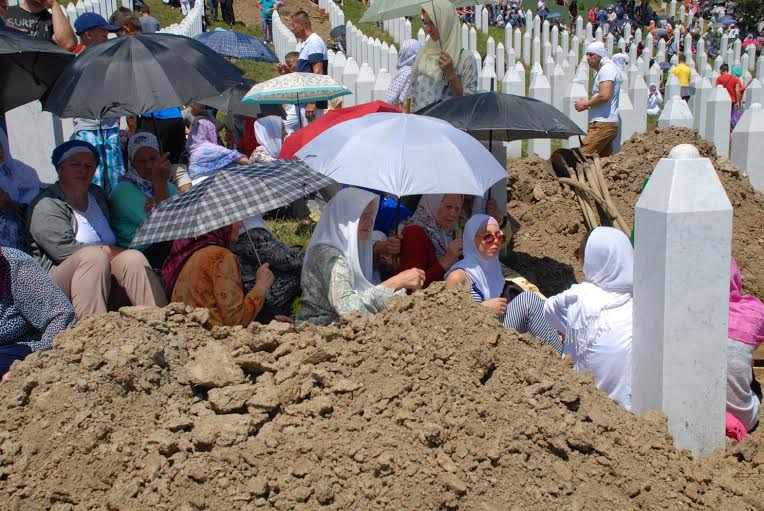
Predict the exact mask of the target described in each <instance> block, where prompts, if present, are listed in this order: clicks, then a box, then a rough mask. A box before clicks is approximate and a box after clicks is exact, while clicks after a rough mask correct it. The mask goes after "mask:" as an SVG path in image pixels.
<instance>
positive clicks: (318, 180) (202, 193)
mask: <svg viewBox="0 0 764 511" xmlns="http://www.w3.org/2000/svg"><path fill="white" fill-rule="evenodd" d="M332 183H333V182H332V180H331V179H329V178H328V177H326V176H322V175H321V174H318V173H316V172H313V171H312V170H310V169H309V168H308V167H307V166H305V165H304V164H303V163H302V162H299V161H295V160H276V161H273V162H269V163H262V164H258V165H246V166H238V167H232V168H227V169H225V170H221V171H219V172H218V173H217V174H215V175H214V176H213V177H211V178H209V179H206V180H205V181H203V182H201V183H199V184H198V185H195V186H194V187H193V188H191V190H189V191H187V192H185V193H182V194H180V195H176V196H174V197H172V198H170V199H167V200H165V201H162V202H161V203H160V204H159V205H158V206H157V207H155V208H154V210H153V211H152V212H151V214H150V215H149V216H148V218H147V219H146V220H145V221H144V222H143V225H141V227H139V228H138V230H137V231H136V233H135V236H134V237H133V242H132V244H131V246H140V245H148V244H150V243H157V242H160V241H170V240H176V239H181V238H191V237H196V236H201V235H202V234H204V233H207V232H210V231H213V230H215V229H219V228H220V227H224V226H226V225H231V224H233V223H236V222H238V221H240V220H243V219H245V218H248V217H252V216H256V215H262V214H263V213H266V212H268V211H270V210H272V209H276V208H280V207H281V206H285V205H287V204H290V203H292V202H294V201H295V200H297V199H299V198H302V197H304V196H305V195H308V194H310V193H312V192H314V191H316V190H318V189H320V188H323V187H324V186H327V185H330V184H332Z"/></svg>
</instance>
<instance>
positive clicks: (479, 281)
mask: <svg viewBox="0 0 764 511" xmlns="http://www.w3.org/2000/svg"><path fill="white" fill-rule="evenodd" d="M506 241H507V236H506V235H505V234H504V233H503V232H501V228H500V227H499V223H498V222H497V221H496V219H495V218H493V217H492V216H488V215H474V216H473V217H472V218H470V219H469V220H468V221H467V225H465V226H464V259H462V260H461V261H459V262H457V263H456V264H454V265H453V266H452V267H451V270H450V271H449V272H448V275H447V278H446V286H447V287H454V286H458V285H465V284H467V285H468V286H469V289H470V295H471V296H472V298H473V299H474V300H475V301H476V302H478V303H480V304H482V305H483V306H484V307H488V308H489V309H491V310H492V311H493V312H494V313H495V314H496V316H497V317H498V318H499V320H500V321H501V322H502V324H503V325H504V326H505V327H506V328H512V329H514V330H517V331H518V332H520V333H525V332H530V333H531V334H533V335H535V336H536V337H539V338H540V339H541V340H542V341H544V344H548V345H549V346H551V347H552V348H554V349H555V350H557V351H558V352H561V351H562V343H561V342H560V337H559V335H557V331H556V330H555V329H554V328H553V327H552V325H550V324H549V322H548V321H547V320H546V319H544V299H543V298H541V297H540V296H539V295H537V294H535V293H531V292H530V291H523V292H521V293H520V294H518V295H517V296H516V297H515V298H513V299H512V301H511V302H509V303H507V298H505V297H504V296H503V294H504V286H505V284H506V281H505V280H504V276H503V275H502V273H501V265H500V264H499V252H500V251H501V247H502V245H503V244H504V243H506Z"/></svg>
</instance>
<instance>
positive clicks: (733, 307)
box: [727, 257, 764, 431]
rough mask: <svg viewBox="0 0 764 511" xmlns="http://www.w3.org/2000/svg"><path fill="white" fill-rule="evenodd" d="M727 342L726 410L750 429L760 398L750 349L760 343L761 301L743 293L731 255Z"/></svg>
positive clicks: (762, 332)
mask: <svg viewBox="0 0 764 511" xmlns="http://www.w3.org/2000/svg"><path fill="white" fill-rule="evenodd" d="M728 330H729V331H728V334H727V337H728V341H727V413H729V414H731V415H732V416H733V417H735V418H736V419H737V420H738V421H740V423H741V424H742V425H743V426H744V427H745V429H746V431H752V430H753V429H754V428H755V427H756V424H757V423H758V422H759V410H760V409H761V400H760V399H759V396H758V395H757V394H756V392H755V391H754V390H753V370H752V367H753V352H754V351H756V348H758V347H759V345H760V344H761V343H762V342H764V303H762V302H761V300H759V299H758V298H756V297H755V296H751V295H744V294H743V277H742V275H741V273H740V268H738V265H737V262H736V261H735V258H734V257H733V258H732V261H731V263H730V318H729V327H728Z"/></svg>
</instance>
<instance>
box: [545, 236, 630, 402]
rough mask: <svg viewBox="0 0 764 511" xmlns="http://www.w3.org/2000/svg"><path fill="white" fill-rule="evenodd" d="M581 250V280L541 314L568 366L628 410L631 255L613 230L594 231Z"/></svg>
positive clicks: (625, 239) (625, 242)
mask: <svg viewBox="0 0 764 511" xmlns="http://www.w3.org/2000/svg"><path fill="white" fill-rule="evenodd" d="M584 247H585V248H584V249H583V258H584V260H583V266H584V277H585V281H584V282H583V283H581V284H574V285H573V286H572V287H571V288H570V289H568V290H567V291H563V292H562V293H560V294H558V295H555V296H552V297H551V298H549V299H548V300H547V301H546V303H545V304H544V315H545V317H546V318H547V320H548V321H549V322H550V323H551V324H552V325H553V326H554V327H555V328H556V329H557V330H558V331H559V332H561V333H562V334H564V340H563V352H562V353H563V355H570V356H571V357H572V358H573V367H574V368H575V369H576V370H577V371H582V372H591V373H593V375H594V383H595V385H596V386H597V388H598V389H600V390H601V391H603V392H605V393H606V394H607V395H608V396H610V398H611V399H614V400H615V401H618V402H619V403H620V404H621V405H622V406H623V407H624V408H626V409H627V410H630V409H631V336H632V293H633V273H634V272H633V267H634V252H633V250H632V248H631V243H630V242H629V238H628V237H627V236H626V235H625V234H624V233H623V232H621V231H619V230H618V229H614V228H613V227H597V228H596V229H594V230H593V231H592V232H591V233H590V235H589V237H588V239H586V240H585V244H584Z"/></svg>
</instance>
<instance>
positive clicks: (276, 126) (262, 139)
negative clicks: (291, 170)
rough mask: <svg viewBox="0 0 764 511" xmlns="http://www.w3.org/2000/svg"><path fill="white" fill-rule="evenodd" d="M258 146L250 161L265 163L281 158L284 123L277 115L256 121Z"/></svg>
mask: <svg viewBox="0 0 764 511" xmlns="http://www.w3.org/2000/svg"><path fill="white" fill-rule="evenodd" d="M255 138H257V143H258V144H260V145H258V146H257V148H256V149H255V151H254V152H253V153H252V157H251V158H250V161H253V162H257V163H264V162H269V161H274V160H277V159H278V158H279V153H280V152H281V144H282V143H283V141H284V121H283V120H281V117H279V116H277V115H269V116H267V117H261V118H260V119H258V120H256V121H255Z"/></svg>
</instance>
